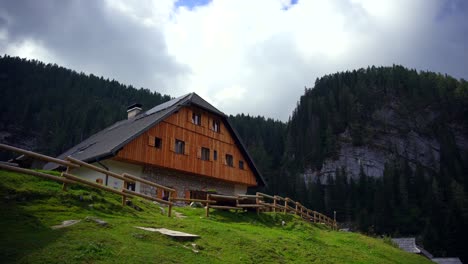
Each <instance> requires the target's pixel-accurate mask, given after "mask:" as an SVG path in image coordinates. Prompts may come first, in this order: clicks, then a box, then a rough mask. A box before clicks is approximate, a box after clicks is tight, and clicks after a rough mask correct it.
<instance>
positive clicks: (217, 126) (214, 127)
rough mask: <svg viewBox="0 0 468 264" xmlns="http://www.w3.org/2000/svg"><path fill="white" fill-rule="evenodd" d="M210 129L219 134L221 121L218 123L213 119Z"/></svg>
mask: <svg viewBox="0 0 468 264" xmlns="http://www.w3.org/2000/svg"><path fill="white" fill-rule="evenodd" d="M211 128H212V130H213V131H214V132H216V133H221V121H219V120H218V119H213V122H212V124H211Z"/></svg>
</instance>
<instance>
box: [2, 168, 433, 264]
mask: <svg viewBox="0 0 468 264" xmlns="http://www.w3.org/2000/svg"><path fill="white" fill-rule="evenodd" d="M0 177H1V178H2V181H1V183H0V194H1V201H0V202H1V205H0V210H1V212H0V213H1V215H2V218H0V237H1V240H0V251H1V252H0V254H1V256H2V258H1V260H0V261H1V262H4V263H13V262H14V263H154V262H157V263H430V262H429V261H428V260H427V259H425V258H423V257H421V256H417V255H414V254H410V253H406V252H403V251H401V250H399V249H397V248H395V247H393V246H391V245H389V244H386V243H385V242H384V241H383V240H381V239H374V238H370V237H367V236H364V235H360V234H357V233H344V232H337V231H331V230H329V229H328V228H326V227H325V226H323V225H320V224H309V223H306V222H304V221H302V220H301V219H299V218H298V217H296V216H293V215H283V214H280V213H279V214H274V213H262V214H260V215H259V216H257V215H256V214H255V213H230V212H217V211H215V212H213V213H211V215H210V217H209V218H206V217H204V209H202V208H197V209H195V208H190V207H176V208H175V212H177V213H181V214H183V215H184V216H186V217H185V218H179V217H172V218H168V217H167V216H165V215H162V214H161V209H160V208H159V206H158V205H156V204H153V203H150V202H147V201H142V200H133V201H132V202H133V204H134V205H136V206H138V207H139V208H141V209H142V210H141V211H138V210H135V209H134V208H132V207H130V206H126V207H122V206H121V205H120V197H119V196H117V195H113V194H109V193H103V192H100V191H95V190H91V189H88V188H82V187H80V186H73V187H71V188H70V190H69V191H67V192H63V191H61V185H60V184H58V183H55V182H51V181H46V180H42V179H39V178H35V177H32V176H28V175H21V174H16V173H10V172H6V171H0ZM86 217H97V218H99V219H101V220H104V221H106V222H108V225H107V226H100V225H99V224H97V223H95V222H93V221H86V220H83V219H85V218H86ZM71 219H74V220H80V219H81V220H82V221H81V222H79V223H78V224H75V225H73V226H69V227H66V228H62V229H51V226H53V225H58V224H60V223H61V222H62V221H64V220H71ZM282 221H285V222H286V225H285V226H282V225H281V222H282ZM135 226H144V227H164V228H169V229H173V230H178V231H183V232H188V233H193V234H198V235H200V236H201V238H199V239H197V240H196V241H194V242H188V241H185V242H184V241H177V240H173V239H170V238H167V237H165V236H163V235H160V234H158V233H152V232H147V231H144V230H139V229H136V228H135ZM192 243H195V244H196V246H195V247H194V246H192V245H191V244H192ZM193 249H195V251H198V252H195V251H194V250H193Z"/></svg>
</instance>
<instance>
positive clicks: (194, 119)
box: [192, 112, 202, 126]
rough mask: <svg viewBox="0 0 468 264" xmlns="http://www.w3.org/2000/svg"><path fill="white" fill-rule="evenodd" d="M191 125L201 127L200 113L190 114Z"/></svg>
mask: <svg viewBox="0 0 468 264" xmlns="http://www.w3.org/2000/svg"><path fill="white" fill-rule="evenodd" d="M192 124H194V125H197V126H201V125H202V114H201V113H200V112H192Z"/></svg>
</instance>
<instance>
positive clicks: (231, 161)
mask: <svg viewBox="0 0 468 264" xmlns="http://www.w3.org/2000/svg"><path fill="white" fill-rule="evenodd" d="M226 165H228V166H229V167H234V159H233V158H232V155H230V154H226Z"/></svg>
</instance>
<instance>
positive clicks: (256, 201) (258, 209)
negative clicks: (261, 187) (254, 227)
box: [255, 192, 260, 215]
mask: <svg viewBox="0 0 468 264" xmlns="http://www.w3.org/2000/svg"><path fill="white" fill-rule="evenodd" d="M255 196H256V197H255V203H256V204H257V206H258V205H260V198H259V197H260V196H258V192H256V193H255ZM259 213H260V208H259V207H257V215H258V214H259Z"/></svg>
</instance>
